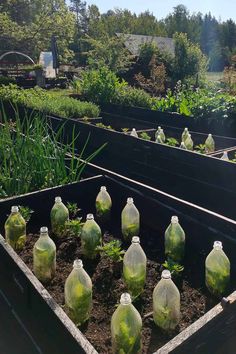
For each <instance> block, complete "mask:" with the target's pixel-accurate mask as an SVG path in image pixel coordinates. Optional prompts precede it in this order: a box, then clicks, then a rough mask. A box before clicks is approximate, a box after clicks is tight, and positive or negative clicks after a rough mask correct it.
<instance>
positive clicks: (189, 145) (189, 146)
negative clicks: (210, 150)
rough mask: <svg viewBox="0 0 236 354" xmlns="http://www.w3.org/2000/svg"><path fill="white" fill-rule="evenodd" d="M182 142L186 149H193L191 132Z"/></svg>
mask: <svg viewBox="0 0 236 354" xmlns="http://www.w3.org/2000/svg"><path fill="white" fill-rule="evenodd" d="M184 143H185V146H186V148H187V150H191V151H192V150H193V140H192V137H191V134H188V136H187V137H186V139H185V141H184Z"/></svg>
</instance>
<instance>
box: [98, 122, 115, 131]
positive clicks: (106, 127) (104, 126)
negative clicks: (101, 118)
mask: <svg viewBox="0 0 236 354" xmlns="http://www.w3.org/2000/svg"><path fill="white" fill-rule="evenodd" d="M95 125H96V127H99V128H103V129H109V130H115V129H113V128H112V127H111V126H110V125H105V124H103V123H96V124H95Z"/></svg>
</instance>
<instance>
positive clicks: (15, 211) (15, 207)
mask: <svg viewBox="0 0 236 354" xmlns="http://www.w3.org/2000/svg"><path fill="white" fill-rule="evenodd" d="M18 211H19V208H18V206H16V205H13V206H12V207H11V212H12V213H18Z"/></svg>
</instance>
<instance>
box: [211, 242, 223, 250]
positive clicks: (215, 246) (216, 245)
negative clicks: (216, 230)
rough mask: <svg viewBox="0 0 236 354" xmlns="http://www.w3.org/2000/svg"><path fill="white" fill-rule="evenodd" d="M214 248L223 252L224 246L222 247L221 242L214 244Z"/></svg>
mask: <svg viewBox="0 0 236 354" xmlns="http://www.w3.org/2000/svg"><path fill="white" fill-rule="evenodd" d="M213 248H215V249H218V250H222V248H223V246H222V242H221V241H215V242H214V244H213Z"/></svg>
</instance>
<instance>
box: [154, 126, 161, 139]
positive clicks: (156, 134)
mask: <svg viewBox="0 0 236 354" xmlns="http://www.w3.org/2000/svg"><path fill="white" fill-rule="evenodd" d="M160 132H161V127H160V126H159V127H158V128H157V130H156V132H155V140H157V136H158V135H159V134H160Z"/></svg>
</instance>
